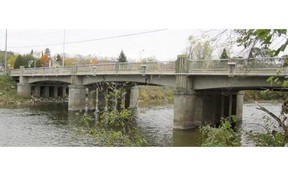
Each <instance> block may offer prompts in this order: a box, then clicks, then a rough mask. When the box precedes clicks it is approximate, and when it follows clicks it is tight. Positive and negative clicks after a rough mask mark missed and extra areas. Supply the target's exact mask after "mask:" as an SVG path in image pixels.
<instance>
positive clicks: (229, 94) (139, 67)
mask: <svg viewBox="0 0 288 179" xmlns="http://www.w3.org/2000/svg"><path fill="white" fill-rule="evenodd" d="M283 61H284V60H283V59H270V58H269V59H261V60H259V59H229V60H202V61H201V60H193V61H192V60H188V58H187V56H185V55H179V56H178V58H177V60H176V61H175V62H174V61H166V62H147V63H109V64H97V65H83V66H80V65H77V66H76V65H74V66H70V67H58V68H26V69H25V68H20V69H15V70H11V71H10V76H11V77H13V78H14V79H15V80H16V81H18V84H17V91H18V94H19V95H21V96H26V97H29V96H31V95H34V96H37V97H63V96H66V95H68V109H69V110H71V111H75V110H83V109H84V108H85V104H87V98H86V96H88V98H89V99H90V100H92V106H95V109H96V110H98V109H100V110H101V109H103V110H108V108H109V104H110V105H111V106H115V107H116V106H117V105H118V106H120V104H123V106H124V107H129V108H136V107H137V100H138V93H139V90H138V87H137V86H138V85H159V86H170V87H174V88H175V99H174V128H175V129H188V128H193V127H196V126H199V125H201V124H203V123H205V122H208V123H212V124H213V123H214V124H219V123H220V119H222V118H228V117H231V115H236V116H237V117H238V119H240V120H241V118H242V104H243V93H242V92H241V91H242V90H249V89H252V90H260V89H268V88H274V89H276V88H277V89H280V88H281V86H279V85H273V86H271V85H270V84H269V83H268V82H267V81H266V80H267V78H268V77H270V76H273V75H276V73H278V75H279V77H280V78H285V76H286V69H285V68H283V67H282V66H283V65H282V64H283ZM106 82H117V83H121V84H125V90H126V95H125V96H123V97H122V98H121V99H117V100H114V102H112V103H114V104H111V101H109V100H108V99H107V97H106V96H107V94H108V93H109V89H108V86H107V85H106Z"/></svg>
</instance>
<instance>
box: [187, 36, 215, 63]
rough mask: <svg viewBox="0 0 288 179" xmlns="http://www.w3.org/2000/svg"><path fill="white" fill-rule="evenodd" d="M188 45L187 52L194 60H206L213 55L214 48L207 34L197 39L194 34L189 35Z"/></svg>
mask: <svg viewBox="0 0 288 179" xmlns="http://www.w3.org/2000/svg"><path fill="white" fill-rule="evenodd" d="M188 43H189V45H188V47H187V48H186V54H187V55H188V56H189V58H190V59H192V60H206V59H210V58H211V57H212V53H213V48H212V45H211V43H210V41H209V40H207V39H206V37H205V36H203V37H202V39H197V38H195V37H194V36H193V35H190V36H189V37H188Z"/></svg>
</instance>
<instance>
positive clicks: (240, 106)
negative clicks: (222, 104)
mask: <svg viewBox="0 0 288 179" xmlns="http://www.w3.org/2000/svg"><path fill="white" fill-rule="evenodd" d="M243 103H244V91H239V92H238V94H237V102H236V116H237V119H238V121H239V123H242V115H243Z"/></svg>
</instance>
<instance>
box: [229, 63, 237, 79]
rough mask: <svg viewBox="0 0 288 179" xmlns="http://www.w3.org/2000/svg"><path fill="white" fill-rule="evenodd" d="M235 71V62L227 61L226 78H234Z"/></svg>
mask: <svg viewBox="0 0 288 179" xmlns="http://www.w3.org/2000/svg"><path fill="white" fill-rule="evenodd" d="M235 71H236V62H233V61H228V76H229V77H234V75H235Z"/></svg>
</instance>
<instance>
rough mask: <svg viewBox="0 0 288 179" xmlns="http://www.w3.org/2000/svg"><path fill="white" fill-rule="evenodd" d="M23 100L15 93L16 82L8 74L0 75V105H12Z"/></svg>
mask: <svg viewBox="0 0 288 179" xmlns="http://www.w3.org/2000/svg"><path fill="white" fill-rule="evenodd" d="M24 101H25V98H23V97H20V96H18V95H17V84H16V83H15V81H13V80H11V79H10V78H9V77H8V76H0V105H14V104H19V103H22V102H24Z"/></svg>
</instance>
